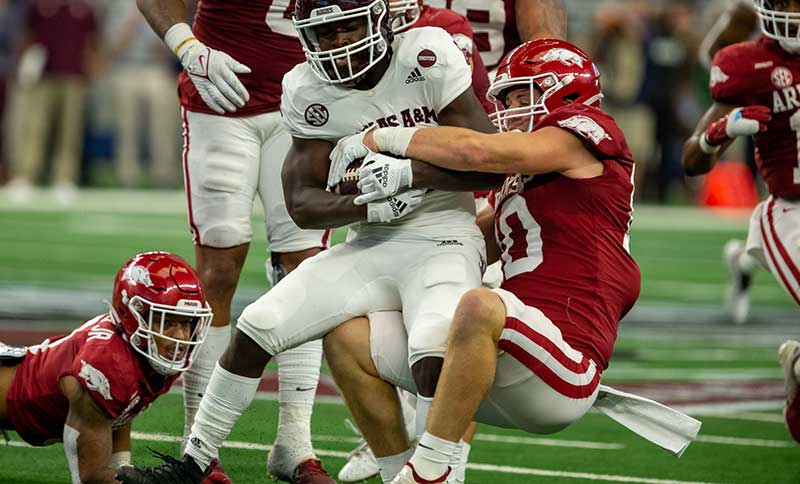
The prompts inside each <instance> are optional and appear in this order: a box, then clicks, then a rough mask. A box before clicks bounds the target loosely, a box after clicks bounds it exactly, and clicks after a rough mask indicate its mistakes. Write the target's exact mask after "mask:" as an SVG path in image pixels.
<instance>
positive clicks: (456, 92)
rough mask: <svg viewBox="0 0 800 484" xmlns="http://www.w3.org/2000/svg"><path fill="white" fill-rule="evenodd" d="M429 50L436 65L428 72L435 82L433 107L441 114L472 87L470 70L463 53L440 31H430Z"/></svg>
mask: <svg viewBox="0 0 800 484" xmlns="http://www.w3.org/2000/svg"><path fill="white" fill-rule="evenodd" d="M432 30H434V32H433V33H432V34H431V35H430V37H429V41H428V42H427V44H428V45H429V47H428V48H429V49H430V50H432V51H433V52H434V53H435V54H436V64H435V65H434V66H433V67H431V68H430V69H429V70H428V72H430V73H431V77H432V78H433V79H434V80H435V82H432V83H431V84H432V85H433V86H434V96H433V106H434V109H435V110H436V112H437V113H438V112H441V111H442V110H443V109H444V108H446V107H447V106H448V105H449V104H450V103H451V102H453V100H455V99H456V98H457V97H458V96H460V95H461V94H463V93H464V91H466V90H467V89H469V88H470V87H472V69H471V68H470V66H469V64H467V59H466V57H464V53H463V52H462V51H461V49H460V48H459V47H458V46H457V45H456V43H455V41H454V40H453V38H452V37H451V36H450V34H448V33H447V32H445V31H444V30H442V29H432Z"/></svg>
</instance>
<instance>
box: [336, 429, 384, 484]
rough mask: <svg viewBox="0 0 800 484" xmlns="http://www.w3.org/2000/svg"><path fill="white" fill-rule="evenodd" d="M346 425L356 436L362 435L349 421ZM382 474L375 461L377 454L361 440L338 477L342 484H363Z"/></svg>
mask: <svg viewBox="0 0 800 484" xmlns="http://www.w3.org/2000/svg"><path fill="white" fill-rule="evenodd" d="M344 423H345V425H347V427H349V428H350V430H352V431H353V432H354V433H355V434H356V435H359V436H360V435H361V432H359V430H358V428H357V427H356V426H355V424H353V423H352V422H351V421H350V420H349V419H347V420H345V421H344ZM379 472H380V468H379V467H378V461H377V460H376V459H375V454H373V453H372V449H370V448H369V445H368V444H367V441H366V440H364V438H363V437H362V438H361V441H360V442H359V443H358V445H357V446H356V448H355V449H353V451H352V452H350V455H349V456H348V457H347V462H346V463H345V464H344V467H342V470H340V471H339V475H338V476H337V477H338V479H339V480H340V481H341V482H361V481H366V480H367V479H370V478H372V477H375V476H377V475H378V473H379Z"/></svg>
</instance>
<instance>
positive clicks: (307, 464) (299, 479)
mask: <svg viewBox="0 0 800 484" xmlns="http://www.w3.org/2000/svg"><path fill="white" fill-rule="evenodd" d="M288 482H290V483H291V484H336V481H334V480H333V478H332V477H331V476H330V474H328V473H327V472H326V471H325V469H323V468H322V462H320V461H319V460H318V459H308V460H304V461H303V462H301V463H300V465H298V466H297V467H295V468H294V472H293V473H292V479H291V480H290V481H288Z"/></svg>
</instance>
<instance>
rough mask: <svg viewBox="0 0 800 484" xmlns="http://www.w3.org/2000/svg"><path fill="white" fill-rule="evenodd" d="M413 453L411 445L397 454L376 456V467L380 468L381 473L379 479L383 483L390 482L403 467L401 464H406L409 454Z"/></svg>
mask: <svg viewBox="0 0 800 484" xmlns="http://www.w3.org/2000/svg"><path fill="white" fill-rule="evenodd" d="M413 453H414V448H413V447H411V448H409V449H408V450H406V451H405V452H401V453H399V454H397V455H390V456H389V457H376V458H375V460H376V461H378V469H380V473H381V480H383V482H384V484H387V483H389V482H392V479H394V478H395V476H397V474H399V473H400V471H401V470H402V469H403V466H404V465H406V462H408V459H410V458H411V455H412V454H413Z"/></svg>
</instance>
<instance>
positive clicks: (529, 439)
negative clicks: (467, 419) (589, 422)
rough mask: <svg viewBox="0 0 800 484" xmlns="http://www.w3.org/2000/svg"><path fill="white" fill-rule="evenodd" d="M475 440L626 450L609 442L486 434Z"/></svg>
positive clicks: (479, 434) (481, 434)
mask: <svg viewBox="0 0 800 484" xmlns="http://www.w3.org/2000/svg"><path fill="white" fill-rule="evenodd" d="M475 440H480V441H482V442H498V443H502V444H522V445H543V446H547V447H572V448H575V449H593V450H620V449H624V448H625V446H624V445H623V444H612V443H607V442H587V441H583V440H561V439H543V438H535V437H514V436H511V435H497V434H484V433H483V432H481V433H478V434H475Z"/></svg>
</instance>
